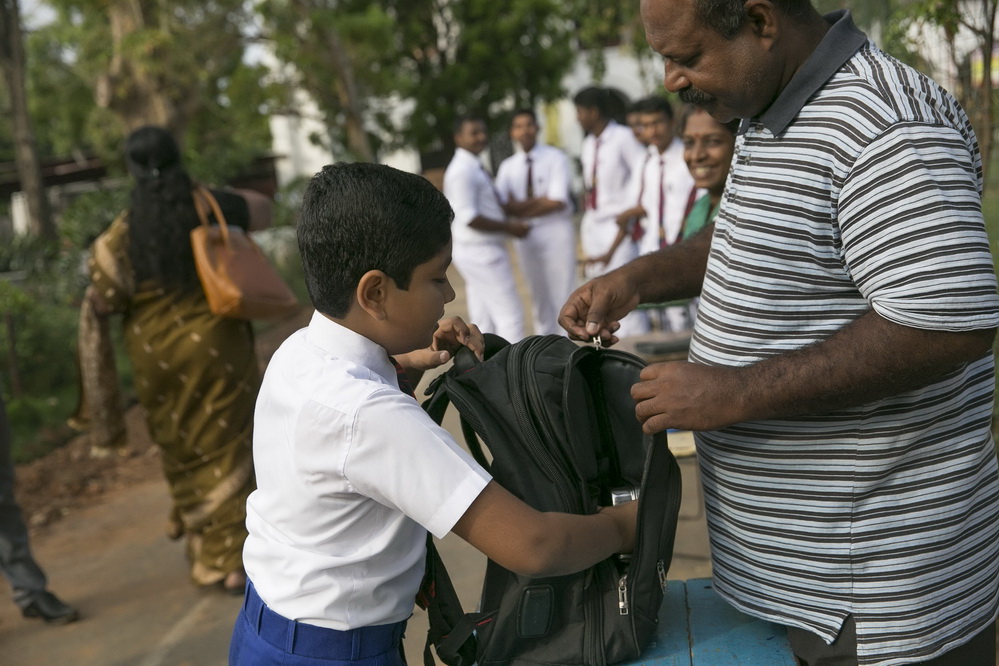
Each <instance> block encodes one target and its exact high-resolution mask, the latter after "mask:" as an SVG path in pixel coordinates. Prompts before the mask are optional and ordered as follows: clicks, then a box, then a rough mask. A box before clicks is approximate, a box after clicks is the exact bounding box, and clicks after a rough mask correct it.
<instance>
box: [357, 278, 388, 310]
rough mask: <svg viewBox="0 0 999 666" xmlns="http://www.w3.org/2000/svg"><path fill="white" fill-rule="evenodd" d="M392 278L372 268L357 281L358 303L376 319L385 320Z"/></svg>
mask: <svg viewBox="0 0 999 666" xmlns="http://www.w3.org/2000/svg"><path fill="white" fill-rule="evenodd" d="M391 280H392V278H390V277H389V276H388V275H386V274H385V273H383V272H382V271H378V270H371V271H368V272H367V273H365V274H364V275H362V276H361V279H360V281H358V283H357V292H356V297H357V304H358V305H359V306H361V309H362V310H364V311H365V312H367V313H368V315H370V316H371V317H372V318H373V319H375V320H376V321H383V320H384V319H385V317H386V314H385V300H386V299H387V297H388V293H389V287H390V283H391Z"/></svg>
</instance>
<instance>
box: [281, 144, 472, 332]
mask: <svg viewBox="0 0 999 666" xmlns="http://www.w3.org/2000/svg"><path fill="white" fill-rule="evenodd" d="M453 218H454V212H453V211H452V210H451V205H450V204H449V203H448V201H447V199H446V198H445V197H444V195H443V194H442V193H441V192H440V190H438V189H437V188H436V187H434V186H433V185H432V184H431V183H430V181H428V180H427V179H426V178H423V177H422V176H417V175H415V174H411V173H406V172H404V171H399V170H398V169H393V168H392V167H388V166H384V165H381V164H370V163H366V162H357V163H352V164H351V163H343V162H340V163H337V164H331V165H328V166H325V167H323V170H322V171H320V172H319V173H317V174H316V175H315V176H313V177H312V180H311V181H309V185H308V187H307V188H306V189H305V195H304V197H303V199H302V207H301V211H300V214H299V220H298V250H299V252H300V253H301V255H302V267H303V269H304V270H305V286H306V287H307V288H308V290H309V298H311V299H312V304H313V305H314V306H315V308H316V309H317V310H318V311H319V312H321V313H323V314H325V315H329V316H331V317H337V318H340V317H343V316H345V315H346V314H347V312H348V310H350V306H351V303H352V302H353V298H354V292H355V290H356V289H357V285H358V283H359V282H360V280H361V276H363V275H364V274H365V273H367V272H368V271H371V270H380V271H383V272H384V273H385V274H386V275H388V276H389V277H390V278H392V280H393V281H395V284H396V286H397V287H399V288H400V289H408V288H409V281H410V279H411V278H412V276H413V270H414V269H415V268H416V267H417V266H419V265H420V264H423V263H426V262H427V261H429V260H430V259H432V258H433V257H434V255H436V254H437V253H438V252H440V251H441V249H442V248H443V247H444V246H445V245H447V243H448V241H450V240H451V220H452V219H453Z"/></svg>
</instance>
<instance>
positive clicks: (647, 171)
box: [629, 137, 697, 254]
mask: <svg viewBox="0 0 999 666" xmlns="http://www.w3.org/2000/svg"><path fill="white" fill-rule="evenodd" d="M660 158H661V159H662V162H663V163H662V166H660V164H659V160H660ZM660 182H661V183H662V194H663V204H664V205H663V217H662V220H661V221H660V220H659V194H660V187H659V184H660ZM694 187H695V186H694V177H693V176H691V175H690V169H688V168H687V163H686V162H684V161H683V141H681V140H680V139H679V138H676V137H674V138H673V141H671V142H670V144H669V145H668V146H666V150H664V151H663V152H662V153H660V152H659V149H658V148H657V147H656V146H649V147H648V150H647V151H646V154H645V155H643V156H642V157H641V159H640V160H639V161H637V162H635V166H634V170H633V176H632V179H631V181H630V183H629V196H630V197H631V200H632V201H633V202H636V203H638V204H639V205H640V206H641V207H642V208H644V209H645V219H644V220H642V226H643V228H644V229H645V234H644V235H643V236H642V239H641V240H640V241H639V242H638V251H639V253H640V254H647V253H649V252H655V251H657V250H658V249H659V225H660V224H662V227H663V229H664V230H665V238H666V243H667V244H668V245H672V244H673V243H675V242H676V240H677V238H679V236H680V230H681V229H682V228H683V218H684V213H685V212H686V211H687V202H688V201H690V192H691V190H693V189H694ZM696 196H697V195H695V197H696ZM632 205H634V204H632Z"/></svg>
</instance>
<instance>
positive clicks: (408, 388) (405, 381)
mask: <svg viewBox="0 0 999 666" xmlns="http://www.w3.org/2000/svg"><path fill="white" fill-rule="evenodd" d="M389 360H390V361H392V367H394V368H395V374H396V379H398V380H399V390H400V391H402V392H403V393H405V394H406V395H408V396H411V397H413V398H416V394H415V393H413V385H412V384H410V383H409V377H407V376H406V370H405V369H404V368H403V367H402V366H401V365H399V363H398V362H396V360H395V359H394V358H392V357H391V356H389Z"/></svg>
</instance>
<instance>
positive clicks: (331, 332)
mask: <svg viewBox="0 0 999 666" xmlns="http://www.w3.org/2000/svg"><path fill="white" fill-rule="evenodd" d="M306 339H308V341H309V342H311V343H312V344H314V345H316V346H317V347H319V348H320V349H322V350H323V351H324V352H325V353H326V354H328V355H330V356H332V357H334V358H338V359H344V360H347V361H352V362H354V363H356V364H358V365H360V366H363V367H365V368H367V369H368V370H370V371H371V372H373V373H375V374H377V375H378V376H379V377H381V378H382V379H384V380H385V383H386V384H388V385H389V386H397V381H398V380H397V377H396V370H395V366H393V365H392V361H390V360H389V355H388V353H387V352H386V351H385V348H384V347H382V346H381V345H380V344H378V343H377V342H374V341H372V340H369V339H368V338H366V337H364V336H363V335H361V334H360V333H356V332H354V331H352V330H350V329H349V328H346V327H344V326H341V325H340V324H338V323H336V322H335V321H332V320H331V319H327V318H326V317H324V316H323V315H322V314H320V313H319V311H318V310H317V311H316V312H315V313H314V314H313V315H312V321H310V322H309V329H308V331H306Z"/></svg>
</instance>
